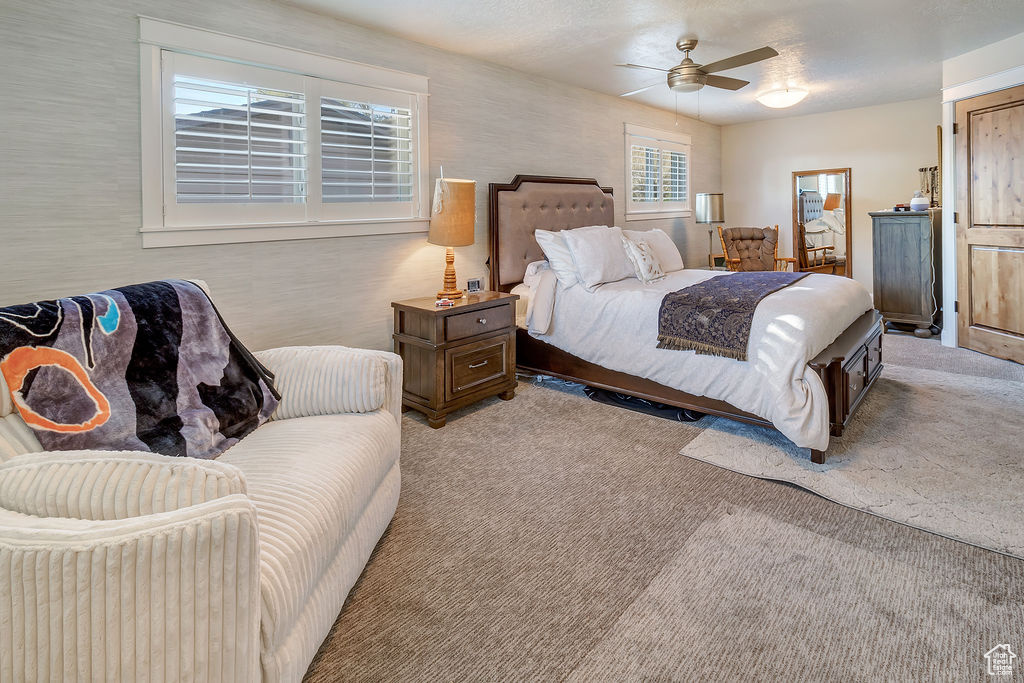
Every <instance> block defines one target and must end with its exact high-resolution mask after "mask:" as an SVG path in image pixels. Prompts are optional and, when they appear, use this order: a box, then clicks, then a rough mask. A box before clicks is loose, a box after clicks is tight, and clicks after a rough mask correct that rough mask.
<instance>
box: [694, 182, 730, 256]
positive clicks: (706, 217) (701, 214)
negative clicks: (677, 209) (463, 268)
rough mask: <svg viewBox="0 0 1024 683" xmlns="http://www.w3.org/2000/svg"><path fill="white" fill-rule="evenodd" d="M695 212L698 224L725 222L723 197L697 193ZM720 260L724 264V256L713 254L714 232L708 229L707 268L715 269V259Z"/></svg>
mask: <svg viewBox="0 0 1024 683" xmlns="http://www.w3.org/2000/svg"><path fill="white" fill-rule="evenodd" d="M695 208H696V211H694V213H695V214H696V216H697V222H698V223H705V224H713V223H724V222H725V195H723V194H722V193H721V192H698V193H697V203H696V207H695ZM719 257H720V258H721V259H722V264H723V265H724V264H725V254H716V253H715V230H714V228H709V229H708V267H709V268H711V269H712V270H713V269H714V268H715V259H716V258H719Z"/></svg>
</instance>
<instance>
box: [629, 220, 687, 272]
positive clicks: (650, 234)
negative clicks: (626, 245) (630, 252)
mask: <svg viewBox="0 0 1024 683" xmlns="http://www.w3.org/2000/svg"><path fill="white" fill-rule="evenodd" d="M622 232H623V234H625V235H626V237H628V238H629V239H631V240H633V241H634V242H646V243H647V244H648V245H650V247H651V251H653V252H654V257H655V258H656V259H658V263H660V264H661V268H662V270H664V271H665V272H666V273H671V272H673V271H676V270H682V269H683V257H682V256H681V255H680V253H679V248H678V247H676V243H675V242H673V241H672V238H671V237H669V236H668V235H667V234H665V231H664V230H661V229H659V228H655V229H654V230H623V231H622Z"/></svg>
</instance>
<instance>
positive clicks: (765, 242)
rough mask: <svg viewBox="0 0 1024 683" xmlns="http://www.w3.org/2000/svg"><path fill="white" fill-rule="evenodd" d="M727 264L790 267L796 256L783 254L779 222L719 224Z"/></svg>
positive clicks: (739, 267) (754, 267)
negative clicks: (766, 225)
mask: <svg viewBox="0 0 1024 683" xmlns="http://www.w3.org/2000/svg"><path fill="white" fill-rule="evenodd" d="M718 238H719V239H720V240H722V253H723V254H725V265H726V266H728V268H729V270H732V271H737V272H739V271H756V270H786V269H788V268H789V266H790V265H793V267H794V268H795V267H796V259H795V258H788V257H779V226H777V225H776V226H775V227H774V228H723V227H722V226H718Z"/></svg>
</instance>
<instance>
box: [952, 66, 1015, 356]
mask: <svg viewBox="0 0 1024 683" xmlns="http://www.w3.org/2000/svg"><path fill="white" fill-rule="evenodd" d="M954 132H955V134H956V187H957V192H956V195H957V197H956V212H957V215H956V236H957V300H958V301H957V303H958V305H959V315H958V317H957V321H958V322H957V325H958V333H959V343H960V346H963V347H966V348H969V349H974V350H975V351H981V352H982V353H987V354H989V355H992V356H998V357H1000V358H1009V359H1010V360H1014V361H1017V362H1018V363H1024V85H1022V86H1017V87H1014V88H1008V89H1006V90H1000V91H998V92H994V93H989V94H987V95H981V96H979V97H972V98H971V99H968V100H961V101H959V102H957V103H956V129H955V130H954Z"/></svg>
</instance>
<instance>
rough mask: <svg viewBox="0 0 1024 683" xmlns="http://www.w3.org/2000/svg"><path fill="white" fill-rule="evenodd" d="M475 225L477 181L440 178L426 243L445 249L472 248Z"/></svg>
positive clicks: (437, 182) (435, 185)
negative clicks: (470, 246)
mask: <svg viewBox="0 0 1024 683" xmlns="http://www.w3.org/2000/svg"><path fill="white" fill-rule="evenodd" d="M475 223H476V181H475V180H459V179H457V178H438V179H437V181H436V182H435V183H434V205H433V211H432V212H431V216H430V232H429V233H427V241H428V242H430V243H431V244H439V245H441V246H442V247H465V246H469V245H470V244H473V228H474V226H475Z"/></svg>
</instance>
